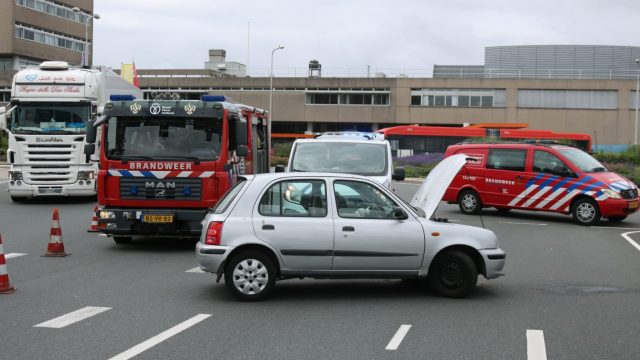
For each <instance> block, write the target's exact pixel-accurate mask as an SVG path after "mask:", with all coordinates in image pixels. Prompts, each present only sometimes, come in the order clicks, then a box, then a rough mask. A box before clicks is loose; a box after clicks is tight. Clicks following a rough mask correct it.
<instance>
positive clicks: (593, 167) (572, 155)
mask: <svg viewBox="0 0 640 360" xmlns="http://www.w3.org/2000/svg"><path fill="white" fill-rule="evenodd" d="M558 151H560V153H561V154H562V155H564V157H566V158H567V159H568V160H569V161H571V162H572V163H573V165H575V166H577V167H578V168H580V170H582V171H584V172H602V171H609V170H607V168H606V167H604V165H602V164H601V163H600V162H599V161H598V160H596V159H594V158H593V157H592V156H591V155H589V154H587V153H586V152H584V151H582V150H579V149H574V148H563V149H558Z"/></svg>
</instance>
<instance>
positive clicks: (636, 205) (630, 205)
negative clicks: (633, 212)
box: [629, 201, 638, 209]
mask: <svg viewBox="0 0 640 360" xmlns="http://www.w3.org/2000/svg"><path fill="white" fill-rule="evenodd" d="M637 207H638V202H637V201H632V202H630V203H629V209H635V208H637Z"/></svg>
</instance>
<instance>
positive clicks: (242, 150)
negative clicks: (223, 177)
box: [236, 145, 249, 156]
mask: <svg viewBox="0 0 640 360" xmlns="http://www.w3.org/2000/svg"><path fill="white" fill-rule="evenodd" d="M236 155H238V156H247V155H249V148H248V147H247V145H238V147H237V148H236Z"/></svg>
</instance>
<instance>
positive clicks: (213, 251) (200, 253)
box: [196, 242, 231, 274]
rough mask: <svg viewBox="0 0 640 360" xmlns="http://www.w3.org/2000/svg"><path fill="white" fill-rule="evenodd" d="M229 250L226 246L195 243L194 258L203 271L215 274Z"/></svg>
mask: <svg viewBox="0 0 640 360" xmlns="http://www.w3.org/2000/svg"><path fill="white" fill-rule="evenodd" d="M230 252H231V248H230V247H228V246H217V245H206V244H203V243H202V242H198V243H197V244H196V259H197V260H198V264H199V265H200V269H202V271H205V272H210V273H214V274H217V273H218V272H219V271H220V270H221V265H222V264H223V263H224V260H225V259H226V258H227V255H228V254H229V253H230Z"/></svg>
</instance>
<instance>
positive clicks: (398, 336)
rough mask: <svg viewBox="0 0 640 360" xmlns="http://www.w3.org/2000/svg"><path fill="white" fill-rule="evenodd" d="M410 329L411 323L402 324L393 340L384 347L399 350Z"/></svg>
mask: <svg viewBox="0 0 640 360" xmlns="http://www.w3.org/2000/svg"><path fill="white" fill-rule="evenodd" d="M409 329H411V325H400V328H399V329H398V331H396V334H395V335H393V337H392V338H391V341H389V344H387V347H386V348H384V349H385V350H398V347H399V346H400V343H401V342H402V340H404V337H405V336H406V335H407V333H408V332H409Z"/></svg>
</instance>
